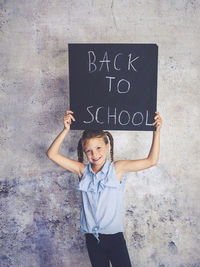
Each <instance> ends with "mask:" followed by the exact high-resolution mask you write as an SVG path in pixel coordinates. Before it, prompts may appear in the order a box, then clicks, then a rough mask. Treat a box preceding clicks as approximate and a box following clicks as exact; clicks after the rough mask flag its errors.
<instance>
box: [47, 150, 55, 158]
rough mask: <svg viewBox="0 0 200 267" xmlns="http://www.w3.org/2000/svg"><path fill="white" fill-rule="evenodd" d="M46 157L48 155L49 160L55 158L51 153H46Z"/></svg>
mask: <svg viewBox="0 0 200 267" xmlns="http://www.w3.org/2000/svg"><path fill="white" fill-rule="evenodd" d="M46 155H47V157H48V158H49V159H52V158H53V155H52V154H51V153H50V152H49V151H47V152H46Z"/></svg>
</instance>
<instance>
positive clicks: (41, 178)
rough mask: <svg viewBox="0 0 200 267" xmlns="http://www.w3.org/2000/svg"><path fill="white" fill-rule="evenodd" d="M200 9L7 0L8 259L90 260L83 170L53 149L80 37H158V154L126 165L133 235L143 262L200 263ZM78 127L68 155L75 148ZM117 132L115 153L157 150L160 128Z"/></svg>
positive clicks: (3, 225) (136, 256)
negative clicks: (60, 161)
mask: <svg viewBox="0 0 200 267" xmlns="http://www.w3.org/2000/svg"><path fill="white" fill-rule="evenodd" d="M199 11H200V2H199V1H198V0H196V1H195V0H169V1H165V0H153V1H149V0H144V1H141V0H134V1H131V0H129V1H128V0H127V1H124V0H115V1H114V0H110V1H106V0H103V1H94V0H91V1H87V0H85V1H81V0H71V1H70V0H57V1H53V0H35V1H28V0H27V1H26V0H12V1H11V0H7V1H6V0H0V79H1V80H0V92H1V98H0V101H1V103H0V112H1V116H0V127H1V133H0V146H1V155H0V159H1V160H0V166H1V176H0V180H1V182H0V217H1V218H0V246H1V247H0V266H1V267H6V266H14V267H21V266H22V267H39V266H40V267H44V266H45V267H46V266H56V267H58V266H59V267H60V266H62V267H71V266H75V267H79V266H83V267H84V266H85V267H89V266H90V264H89V261H88V256H87V251H86V248H85V243H84V236H83V235H82V234H80V233H79V208H80V193H79V192H78V191H76V189H75V187H76V185H77V183H78V179H77V177H76V176H75V175H72V174H70V173H69V172H67V171H65V170H64V169H62V168H61V167H59V166H57V165H56V164H54V163H53V162H52V161H50V160H49V159H48V158H47V156H46V154H45V153H46V151H47V149H48V147H49V146H50V144H51V142H52V141H53V140H54V138H55V137H56V136H57V135H58V134H59V132H60V131H61V130H62V129H63V124H62V118H63V116H64V113H65V110H66V109H68V108H69V99H68V92H69V88H68V82H69V81H68V62H67V57H68V50H67V44H68V43H70V42H71V43H73V42H96V43H98V42H99V43H104V42H105V43H109V42H112V43H115V42H116V43H119V42H122V43H123V42H124V43H157V44H158V46H159V75H158V110H159V111H160V113H161V115H162V117H163V120H164V123H163V127H162V134H161V154H160V160H159V164H158V165H157V166H155V167H153V168H151V169H148V170H145V171H141V172H138V173H130V174H127V175H126V186H125V206H126V212H125V216H124V225H125V236H126V240H127V245H128V248H129V251H130V256H131V260H132V262H133V265H134V266H137V267H154V266H155V267H167V266H169V267H197V266H200V223H199V218H200V209H199V203H200V201H199V200H200V197H199V184H200V182H199V173H200V167H199V166H200V164H199V157H200V150H199V148H200V144H199V132H200V120H199V112H200V108H199V100H200V94H199V67H200V63H199V62H200V52H199V51H200V50H199V36H200V27H199V26H200V21H199V18H200V13H199ZM80 133H81V132H79V131H72V132H71V133H70V135H69V136H68V137H67V138H66V140H65V141H64V143H63V145H62V149H61V152H62V153H63V154H68V155H69V156H71V157H72V158H76V144H77V141H78V138H79V136H80ZM112 133H113V135H114V138H115V143H116V149H115V158H116V159H137V158H141V157H144V156H146V155H147V153H148V151H149V148H150V145H151V140H152V133H151V132H114V131H113V132H112ZM102 267H103V266H102Z"/></svg>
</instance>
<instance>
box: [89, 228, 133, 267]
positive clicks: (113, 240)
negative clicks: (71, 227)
mask: <svg viewBox="0 0 200 267" xmlns="http://www.w3.org/2000/svg"><path fill="white" fill-rule="evenodd" d="M85 238H86V245H87V250H88V254H89V258H90V262H91V264H92V267H110V262H111V263H112V267H131V261H130V258H129V254H128V250H127V246H126V241H125V239H124V235H123V233H122V232H120V233H116V234H99V240H100V242H98V240H97V239H96V238H95V237H94V236H93V234H85Z"/></svg>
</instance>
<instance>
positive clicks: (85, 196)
mask: <svg viewBox="0 0 200 267" xmlns="http://www.w3.org/2000/svg"><path fill="white" fill-rule="evenodd" d="M123 187H124V182H123V181H122V182H121V183H120V182H119V181H118V180H117V176H116V173H115V169H114V163H113V162H109V161H108V160H107V161H106V162H105V164H104V166H103V168H102V169H101V170H100V171H99V172H98V173H96V174H95V173H94V172H93V170H92V168H91V163H89V164H88V165H87V166H86V167H85V170H84V173H83V176H82V178H81V181H80V182H79V185H78V186H77V189H78V190H81V191H82V207H81V213H80V232H81V233H92V234H93V235H94V236H95V237H96V238H97V239H98V240H99V238H98V237H99V233H101V234H115V233H118V232H124V227H123V210H124V207H123Z"/></svg>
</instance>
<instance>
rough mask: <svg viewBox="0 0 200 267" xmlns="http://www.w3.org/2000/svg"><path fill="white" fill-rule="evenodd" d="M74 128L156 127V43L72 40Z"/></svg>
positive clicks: (150, 128) (70, 55) (125, 128)
mask: <svg viewBox="0 0 200 267" xmlns="http://www.w3.org/2000/svg"><path fill="white" fill-rule="evenodd" d="M68 48H69V85H70V109H71V110H72V111H73V112H74V116H75V118H76V121H75V122H73V124H72V126H71V129H77V130H81V129H94V130H95V129H104V130H136V131H137V130H142V131H152V130H155V127H154V126H152V123H153V121H154V119H153V118H154V116H155V111H156V101H157V65H158V46H157V45H156V44H80V43H79V44H68Z"/></svg>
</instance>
